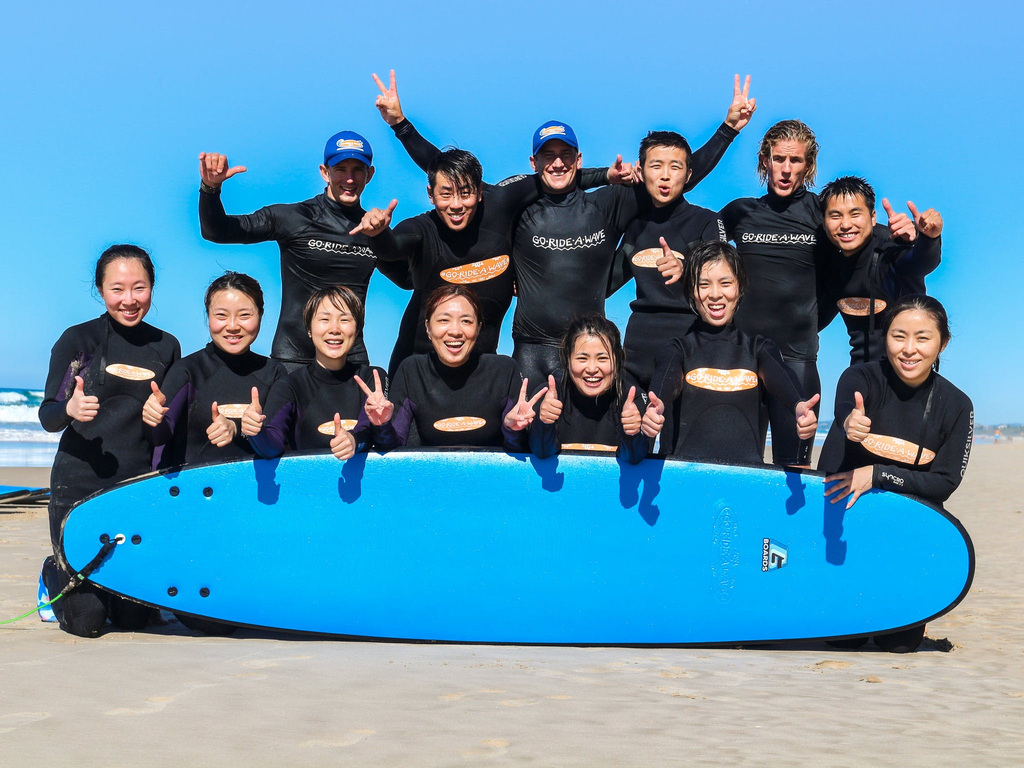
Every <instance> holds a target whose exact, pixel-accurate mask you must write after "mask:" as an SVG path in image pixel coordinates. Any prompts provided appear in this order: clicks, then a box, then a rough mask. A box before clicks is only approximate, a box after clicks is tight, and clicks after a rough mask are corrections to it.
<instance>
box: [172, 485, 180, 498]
mask: <svg viewBox="0 0 1024 768" xmlns="http://www.w3.org/2000/svg"><path fill="white" fill-rule="evenodd" d="M179 493H181V489H180V488H178V486H176V485H172V486H171V496H177V495H178V494H179Z"/></svg>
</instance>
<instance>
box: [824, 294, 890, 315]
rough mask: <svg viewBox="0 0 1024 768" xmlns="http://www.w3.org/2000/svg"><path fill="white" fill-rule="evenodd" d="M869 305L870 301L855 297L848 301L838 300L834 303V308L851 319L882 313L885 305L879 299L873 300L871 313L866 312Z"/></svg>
mask: <svg viewBox="0 0 1024 768" xmlns="http://www.w3.org/2000/svg"><path fill="white" fill-rule="evenodd" d="M870 304H871V299H863V298H860V297H857V296H851V297H850V298H848V299H840V300H839V301H837V302H836V306H837V307H839V311H840V312H842V313H843V314H844V315H852V316H853V317H867V316H868V315H870V314H876V315H877V314H878V313H879V312H881V311H883V310H884V309H885V307H886V303H885V302H884V301H882V300H881V299H875V311H874V313H871V312H869V311H868V307H869V306H870Z"/></svg>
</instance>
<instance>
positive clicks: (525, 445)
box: [501, 358, 530, 453]
mask: <svg viewBox="0 0 1024 768" xmlns="http://www.w3.org/2000/svg"><path fill="white" fill-rule="evenodd" d="M509 362H510V363H511V365H509V374H508V386H507V388H506V397H505V402H504V403H503V405H502V409H501V436H502V438H503V440H504V445H505V450H506V451H510V452H512V453H520V452H525V451H528V450H529V449H530V448H529V427H527V428H526V429H521V430H519V431H518V432H517V431H515V430H512V429H509V428H508V427H507V426H506V425H505V417H506V416H508V414H509V411H511V410H512V409H513V408H515V407H516V403H518V402H519V392H520V390H521V389H522V387H523V375H522V374H521V373H520V372H519V366H518V365H516V363H515V361H514V360H512V359H511V358H509Z"/></svg>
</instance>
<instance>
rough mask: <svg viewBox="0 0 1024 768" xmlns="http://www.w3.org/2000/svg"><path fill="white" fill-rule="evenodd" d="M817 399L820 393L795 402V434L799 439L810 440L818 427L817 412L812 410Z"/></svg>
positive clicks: (819, 397) (819, 398)
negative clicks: (808, 398)
mask: <svg viewBox="0 0 1024 768" xmlns="http://www.w3.org/2000/svg"><path fill="white" fill-rule="evenodd" d="M819 400H821V395H815V396H814V397H812V398H811V399H810V400H803V401H801V402H799V403H797V404H796V434H797V436H798V437H799V438H800V439H801V440H810V439H811V438H812V437H814V433H815V431H816V430H817V429H818V414H816V413H815V412H814V406H816V405H817V404H818V401H819Z"/></svg>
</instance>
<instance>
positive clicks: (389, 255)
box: [369, 222, 423, 290]
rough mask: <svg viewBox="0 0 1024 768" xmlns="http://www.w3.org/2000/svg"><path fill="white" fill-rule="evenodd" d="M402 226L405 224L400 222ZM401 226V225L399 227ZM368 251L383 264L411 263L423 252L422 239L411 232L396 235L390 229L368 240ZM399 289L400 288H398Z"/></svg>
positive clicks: (417, 234)
mask: <svg viewBox="0 0 1024 768" xmlns="http://www.w3.org/2000/svg"><path fill="white" fill-rule="evenodd" d="M402 223H403V224H404V223H405V222H402ZM399 226H401V225H399ZM369 240H370V250H371V251H373V255H374V256H376V257H377V260H378V261H383V262H406V263H410V264H411V263H413V262H414V261H416V259H417V257H418V255H419V254H420V253H421V251H422V250H423V237H422V236H421V235H420V234H419V233H417V232H413V231H408V230H407V231H404V232H403V233H402V234H397V233H396V232H395V231H394V230H392V229H391V228H390V227H388V228H387V229H385V230H384V231H383V232H381V233H380V234H379V235H376V236H375V237H371V238H369ZM400 287H401V286H400ZM407 290H408V289H407Z"/></svg>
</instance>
